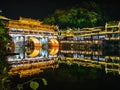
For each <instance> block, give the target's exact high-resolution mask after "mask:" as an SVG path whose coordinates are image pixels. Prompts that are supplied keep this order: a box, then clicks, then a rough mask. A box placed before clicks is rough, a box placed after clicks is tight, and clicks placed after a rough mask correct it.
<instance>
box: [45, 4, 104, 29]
mask: <svg viewBox="0 0 120 90" xmlns="http://www.w3.org/2000/svg"><path fill="white" fill-rule="evenodd" d="M85 4H86V5H88V3H85ZM90 4H91V5H89V6H88V7H91V8H90V9H91V10H90V9H89V8H87V9H86V8H82V7H73V8H70V9H69V10H61V9H58V10H56V11H55V12H54V13H53V14H52V15H51V16H49V17H48V18H45V19H44V21H43V22H44V23H47V24H55V25H58V26H59V27H60V28H67V27H70V28H83V27H94V26H100V25H103V23H105V22H104V21H105V20H104V19H105V18H104V15H102V14H101V12H100V9H99V8H96V7H97V4H96V3H93V2H91V3H90ZM95 8H96V9H95ZM97 10H99V11H97Z"/></svg>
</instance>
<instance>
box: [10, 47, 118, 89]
mask: <svg viewBox="0 0 120 90" xmlns="http://www.w3.org/2000/svg"><path fill="white" fill-rule="evenodd" d="M68 46H69V45H67V48H68V50H67V49H66V48H63V47H47V48H46V47H44V48H43V47H42V48H37V47H33V46H32V47H27V48H18V47H17V48H15V53H18V55H14V56H10V57H9V58H8V60H9V62H10V63H11V64H12V68H11V70H10V72H9V74H10V75H12V76H14V75H19V76H20V78H21V77H26V78H27V77H28V76H31V75H36V74H39V73H40V77H45V78H47V81H48V86H47V87H46V88H47V89H48V90H49V89H53V87H54V86H56V87H54V89H55V90H63V89H64V90H65V89H66V90H68V89H69V90H74V89H76V90H79V89H89V88H92V89H95V90H96V89H98V88H103V87H104V88H105V87H107V88H109V87H112V88H114V86H115V88H120V87H119V86H118V84H115V81H116V82H118V81H119V80H120V77H119V75H120V56H119V51H116V50H115V51H114V50H109V51H108V50H101V49H96V50H92V49H87V50H79V49H78V50H77V49H76V47H75V46H76V45H72V48H71V46H70V47H68ZM74 47H75V49H74ZM24 51H26V52H24ZM41 72H42V74H41ZM113 75H114V76H113ZM115 76H116V77H115ZM35 77H36V76H35ZM14 82H18V81H16V80H15V79H14V78H13V83H14ZM23 82H25V80H23ZM109 84H112V85H111V86H109ZM113 85H114V86H113ZM16 86H17V85H16ZM24 88H25V89H28V87H24ZM25 89H24V90H25ZM39 89H41V88H39ZM42 90H44V89H42Z"/></svg>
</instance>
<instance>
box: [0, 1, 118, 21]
mask: <svg viewBox="0 0 120 90" xmlns="http://www.w3.org/2000/svg"><path fill="white" fill-rule="evenodd" d="M81 1H85V0H2V1H0V10H2V13H3V15H5V16H6V17H8V18H11V19H18V18H19V16H23V17H31V18H35V19H43V18H44V17H47V16H48V15H50V14H52V13H53V12H54V10H56V9H60V8H61V9H64V8H68V7H71V6H76V5H79V3H81ZM88 1H90V0H88ZM91 1H97V2H99V3H100V4H104V3H106V4H105V5H106V7H107V5H108V7H109V8H111V10H114V11H115V12H119V11H120V6H119V3H117V2H116V1H115V0H91ZM116 9H117V10H116ZM109 10H110V9H109ZM118 10H119V11H118ZM110 13H111V12H110ZM113 15H114V14H113Z"/></svg>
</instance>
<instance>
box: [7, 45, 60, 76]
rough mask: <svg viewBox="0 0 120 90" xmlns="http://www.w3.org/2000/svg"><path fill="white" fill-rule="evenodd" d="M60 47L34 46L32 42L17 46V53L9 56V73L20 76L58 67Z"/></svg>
mask: <svg viewBox="0 0 120 90" xmlns="http://www.w3.org/2000/svg"><path fill="white" fill-rule="evenodd" d="M58 51H59V47H50V48H49V50H48V48H47V47H44V48H43V47H34V45H32V44H30V45H29V46H27V47H16V48H15V51H14V53H16V55H13V56H9V57H8V61H9V63H10V64H11V67H12V68H11V69H10V71H9V75H19V76H20V77H25V76H31V75H33V74H38V73H40V72H43V70H44V69H47V68H57V67H58V60H57V53H58Z"/></svg>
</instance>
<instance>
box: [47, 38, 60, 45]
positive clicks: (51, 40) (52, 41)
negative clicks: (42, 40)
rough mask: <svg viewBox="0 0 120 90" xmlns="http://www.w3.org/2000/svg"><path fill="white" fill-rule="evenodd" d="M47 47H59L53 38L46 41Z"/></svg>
mask: <svg viewBox="0 0 120 90" xmlns="http://www.w3.org/2000/svg"><path fill="white" fill-rule="evenodd" d="M48 45H49V46H54V47H56V46H57V47H59V42H58V41H57V40H56V39H55V38H51V39H49V41H48Z"/></svg>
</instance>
